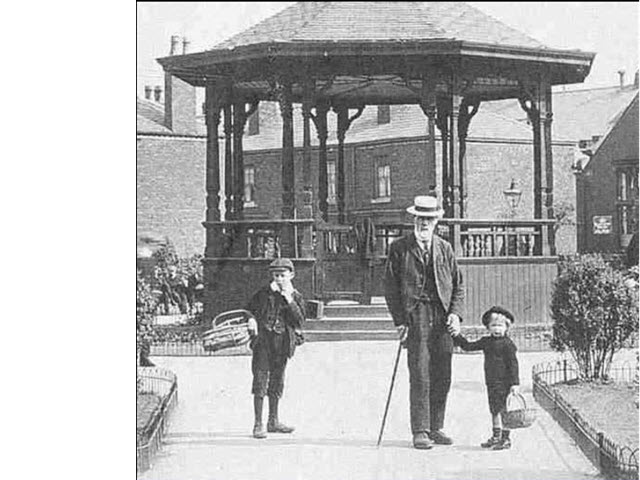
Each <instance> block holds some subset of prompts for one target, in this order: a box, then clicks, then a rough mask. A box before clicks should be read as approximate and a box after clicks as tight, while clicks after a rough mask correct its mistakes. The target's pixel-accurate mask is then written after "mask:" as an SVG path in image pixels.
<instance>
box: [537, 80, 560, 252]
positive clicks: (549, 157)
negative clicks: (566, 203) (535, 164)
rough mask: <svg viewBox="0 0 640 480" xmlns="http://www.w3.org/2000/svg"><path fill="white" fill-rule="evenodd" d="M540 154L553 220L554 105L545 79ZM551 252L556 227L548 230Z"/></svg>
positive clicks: (547, 207) (546, 206) (546, 200)
mask: <svg viewBox="0 0 640 480" xmlns="http://www.w3.org/2000/svg"><path fill="white" fill-rule="evenodd" d="M539 92H540V101H539V103H540V123H541V132H540V154H541V156H542V164H543V165H544V166H543V168H542V175H543V180H542V191H543V194H544V197H543V205H544V209H545V212H543V214H546V218H547V219H549V220H553V219H554V218H555V213H554V211H553V147H552V144H551V141H552V138H551V122H552V121H553V107H552V95H551V84H550V83H549V82H547V81H543V82H541V84H540V89H539ZM547 237H548V248H549V254H551V255H555V254H556V248H555V229H553V228H549V229H548V230H547Z"/></svg>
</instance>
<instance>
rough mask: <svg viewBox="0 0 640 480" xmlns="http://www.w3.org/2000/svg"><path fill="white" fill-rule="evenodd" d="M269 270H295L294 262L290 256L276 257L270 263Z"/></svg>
mask: <svg viewBox="0 0 640 480" xmlns="http://www.w3.org/2000/svg"><path fill="white" fill-rule="evenodd" d="M269 270H270V271H277V270H290V271H291V272H293V271H294V268H293V262H292V261H291V260H289V259H288V258H276V259H275V260H274V261H273V262H271V263H270V264H269Z"/></svg>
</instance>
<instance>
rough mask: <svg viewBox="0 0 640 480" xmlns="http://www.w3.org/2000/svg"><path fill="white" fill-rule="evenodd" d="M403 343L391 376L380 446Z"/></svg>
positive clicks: (399, 345)
mask: <svg viewBox="0 0 640 480" xmlns="http://www.w3.org/2000/svg"><path fill="white" fill-rule="evenodd" d="M402 344H403V342H399V343H398V353H397V354H396V363H395V365H394V366H393V375H392V376H391V385H390V386H389V396H388V397H387V405H386V406H385V407H384V415H383V416H382V425H380V435H378V444H377V445H376V447H379V446H380V442H382V434H383V433H384V425H385V423H386V422H387V412H388V411H389V403H391V393H392V392H393V384H394V383H395V381H396V373H397V371H398V362H399V361H400V353H402Z"/></svg>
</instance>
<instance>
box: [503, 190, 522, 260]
mask: <svg viewBox="0 0 640 480" xmlns="http://www.w3.org/2000/svg"><path fill="white" fill-rule="evenodd" d="M502 194H503V195H504V198H505V200H506V201H507V204H508V205H509V220H513V219H514V218H515V216H516V209H517V208H518V204H519V203H520V198H521V197H522V190H520V189H519V188H518V187H517V185H516V180H515V179H514V178H512V179H511V185H509V188H507V189H506V190H504V191H503V192H502ZM505 230H506V232H507V235H506V245H505V247H506V249H505V250H506V254H507V255H517V254H518V233H517V232H516V228H515V226H513V225H510V226H508V227H507V228H506V229H505Z"/></svg>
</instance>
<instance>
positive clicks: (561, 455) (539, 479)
mask: <svg viewBox="0 0 640 480" xmlns="http://www.w3.org/2000/svg"><path fill="white" fill-rule="evenodd" d="M395 349H396V343H395V342H336V343H310V344H306V345H304V346H303V347H302V348H301V349H299V350H298V351H297V353H296V357H295V358H294V359H293V361H292V362H291V363H290V365H289V368H288V371H287V373H288V378H287V383H286V390H285V397H284V399H283V400H282V404H281V408H280V410H281V417H282V420H283V421H285V422H288V423H290V424H293V425H295V426H296V432H295V433H294V434H293V435H276V434H273V435H270V437H269V438H268V439H266V440H255V439H253V438H251V436H250V434H251V427H252V423H253V419H252V397H251V395H250V393H249V392H250V384H251V376H250V362H251V358H250V357H215V358H206V357H196V358H193V357H191V358H187V357H156V358H154V361H155V362H156V364H157V365H158V366H162V367H166V368H169V369H171V370H173V371H174V372H176V374H177V375H178V392H179V403H178V406H177V408H176V410H175V411H174V414H173V417H172V422H171V427H170V430H169V433H168V435H167V437H166V445H165V446H164V447H163V450H162V451H161V452H160V453H159V455H158V456H157V457H156V459H155V460H154V465H153V467H152V468H151V470H149V471H147V472H145V473H144V474H143V475H141V477H140V478H142V479H147V480H151V479H157V480H198V479H207V480H212V479H225V480H233V479H243V480H247V479H277V480H281V479H287V480H290V479H363V480H364V479H367V480H370V479H379V480H391V479H402V480H407V479H416V480H417V479H420V480H428V479H438V480H447V479H465V480H474V479H478V480H493V479H504V480H543V479H544V480H586V479H596V478H599V477H598V475H597V471H596V470H595V469H594V468H593V466H592V465H591V463H590V462H589V461H588V460H587V459H586V458H585V457H584V456H583V455H582V454H581V452H580V451H579V449H578V448H577V446H576V445H575V444H574V443H573V442H572V440H571V439H570V438H569V437H568V436H567V435H566V434H565V433H564V431H563V430H562V429H561V428H560V427H559V426H558V425H557V424H556V423H555V422H554V421H553V420H552V419H551V417H550V416H549V415H547V414H546V412H544V411H540V412H539V419H538V421H537V422H536V423H535V424H534V425H533V426H532V427H531V428H529V429H524V430H519V431H514V432H513V434H512V438H513V443H514V446H513V448H512V449H511V450H507V451H501V452H491V451H486V450H484V449H482V448H480V446H479V443H480V442H481V441H483V440H485V439H486V437H487V436H488V434H489V432H490V427H491V425H490V417H489V414H488V406H487V401H486V393H485V388H484V384H483V380H482V379H483V377H482V375H483V374H482V356H481V355H455V356H454V364H453V387H452V390H451V393H450V397H449V403H448V415H447V420H446V423H445V430H446V431H447V433H449V434H450V435H451V436H452V437H453V438H454V440H455V444H454V445H453V446H450V447H444V446H436V447H434V448H433V449H432V450H429V451H418V450H415V449H413V448H412V447H411V437H410V432H409V395H408V371H407V367H406V351H403V353H402V359H401V365H400V368H399V369H398V376H397V378H396V388H395V391H394V394H393V398H392V403H391V407H390V412H389V416H388V419H387V428H386V431H385V436H384V440H383V444H382V446H381V447H380V448H376V447H375V443H376V439H377V436H378V429H379V427H380V420H381V417H382V413H383V410H384V403H385V400H386V396H387V389H388V385H389V381H390V377H391V370H392V368H393V360H394V355H395ZM555 355H556V354H553V353H550V352H549V353H521V354H520V357H519V358H520V368H521V381H522V383H523V392H524V393H525V396H526V397H527V399H531V373H530V372H531V366H532V365H533V364H535V363H539V362H544V361H550V360H553V359H555V358H556V356H555ZM265 403H266V402H265ZM265 415H266V408H265Z"/></svg>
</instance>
